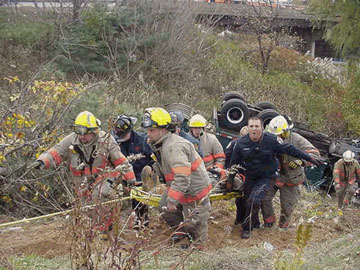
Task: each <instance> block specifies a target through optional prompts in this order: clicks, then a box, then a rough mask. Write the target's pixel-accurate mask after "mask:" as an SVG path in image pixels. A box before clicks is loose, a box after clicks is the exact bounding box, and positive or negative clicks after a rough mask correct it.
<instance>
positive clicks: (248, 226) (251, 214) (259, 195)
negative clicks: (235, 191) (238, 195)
mask: <svg viewBox="0 0 360 270" xmlns="http://www.w3.org/2000/svg"><path fill="white" fill-rule="evenodd" d="M270 180H271V179H270V178H255V179H254V178H252V177H251V176H250V177H248V176H246V181H245V184H244V199H245V206H246V212H245V221H244V223H243V231H251V230H252V229H253V228H254V227H257V226H260V221H259V211H260V206H261V201H262V199H263V198H264V197H265V195H266V193H267V191H268V190H269V187H270Z"/></svg>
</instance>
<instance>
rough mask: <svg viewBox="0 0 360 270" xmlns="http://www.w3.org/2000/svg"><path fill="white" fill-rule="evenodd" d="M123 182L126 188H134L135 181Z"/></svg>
mask: <svg viewBox="0 0 360 270" xmlns="http://www.w3.org/2000/svg"><path fill="white" fill-rule="evenodd" d="M124 182H125V185H126V186H127V187H133V186H135V183H136V180H135V179H131V180H127V181H124Z"/></svg>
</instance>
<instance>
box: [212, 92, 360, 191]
mask: <svg viewBox="0 0 360 270" xmlns="http://www.w3.org/2000/svg"><path fill="white" fill-rule="evenodd" d="M278 115H281V113H279V112H278V111H277V108H276V106H275V105H274V104H272V103H270V102H267V101H260V102H257V103H256V104H255V105H251V104H247V103H246V102H245V100H244V98H243V97H242V95H241V94H239V93H237V92H228V93H226V94H225V95H224V96H223V98H222V102H221V108H220V110H217V109H215V108H214V110H213V115H212V121H213V124H214V125H215V130H216V136H217V138H218V139H219V141H220V143H221V145H222V146H223V148H224V149H225V148H226V146H227V145H228V144H229V142H230V141H231V140H233V139H236V138H239V137H240V135H239V131H240V129H241V128H242V127H243V126H245V125H247V121H248V119H249V117H251V116H258V117H259V118H260V119H261V120H262V122H263V128H266V126H267V125H268V124H269V122H270V121H271V120H272V119H273V118H274V117H276V116H278ZM293 131H294V132H296V133H298V134H300V135H302V136H303V137H304V138H306V139H307V140H308V141H309V142H311V143H312V144H313V145H314V146H315V147H316V148H318V149H319V151H320V154H321V156H322V158H323V160H324V164H323V165H322V166H320V167H314V166H309V167H306V168H305V173H306V178H307V179H306V182H305V185H306V187H307V188H308V189H309V190H314V189H319V188H322V189H324V190H326V192H327V193H330V192H333V191H334V189H333V185H332V171H333V166H334V164H335V163H336V162H337V161H338V160H339V159H340V158H341V157H342V155H343V153H344V152H345V151H347V150H351V151H352V152H354V153H355V158H356V159H357V160H358V161H359V160H360V142H359V141H358V140H351V139H339V138H330V137H329V136H328V135H326V134H323V133H319V132H314V131H312V130H310V129H309V127H308V126H307V125H304V124H302V123H298V122H294V128H293Z"/></svg>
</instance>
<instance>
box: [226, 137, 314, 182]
mask: <svg viewBox="0 0 360 270" xmlns="http://www.w3.org/2000/svg"><path fill="white" fill-rule="evenodd" d="M276 154H287V155H289V156H293V157H297V158H301V159H304V160H306V161H311V157H310V156H309V155H308V154H306V153H304V152H302V151H301V150H299V149H298V148H296V147H295V146H293V145H291V144H288V143H284V142H283V141H282V140H281V139H280V138H278V137H276V136H275V135H273V134H270V133H267V132H264V133H263V135H262V138H261V139H260V140H259V141H258V142H253V141H251V140H250V137H249V134H247V135H244V136H243V137H241V138H239V139H238V140H237V143H236V145H235V148H234V150H233V154H232V157H231V162H230V163H231V165H234V164H240V165H242V166H243V167H244V168H245V170H246V171H245V175H246V178H247V179H248V178H249V179H256V178H264V177H268V178H276V176H277V175H278V170H279V161H278V159H277V158H276V156H275V155H276Z"/></svg>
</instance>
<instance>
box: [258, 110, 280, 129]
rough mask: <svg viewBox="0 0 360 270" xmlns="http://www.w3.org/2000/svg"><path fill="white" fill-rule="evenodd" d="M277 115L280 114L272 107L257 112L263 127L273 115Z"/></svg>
mask: <svg viewBox="0 0 360 270" xmlns="http://www.w3.org/2000/svg"><path fill="white" fill-rule="evenodd" d="M279 115H280V113H278V112H277V111H275V110H273V109H266V110H263V111H261V112H259V114H258V115H257V117H259V118H260V119H261V120H262V122H263V128H265V127H266V126H267V125H268V124H269V123H270V121H271V119H273V118H274V117H276V116H279Z"/></svg>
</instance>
